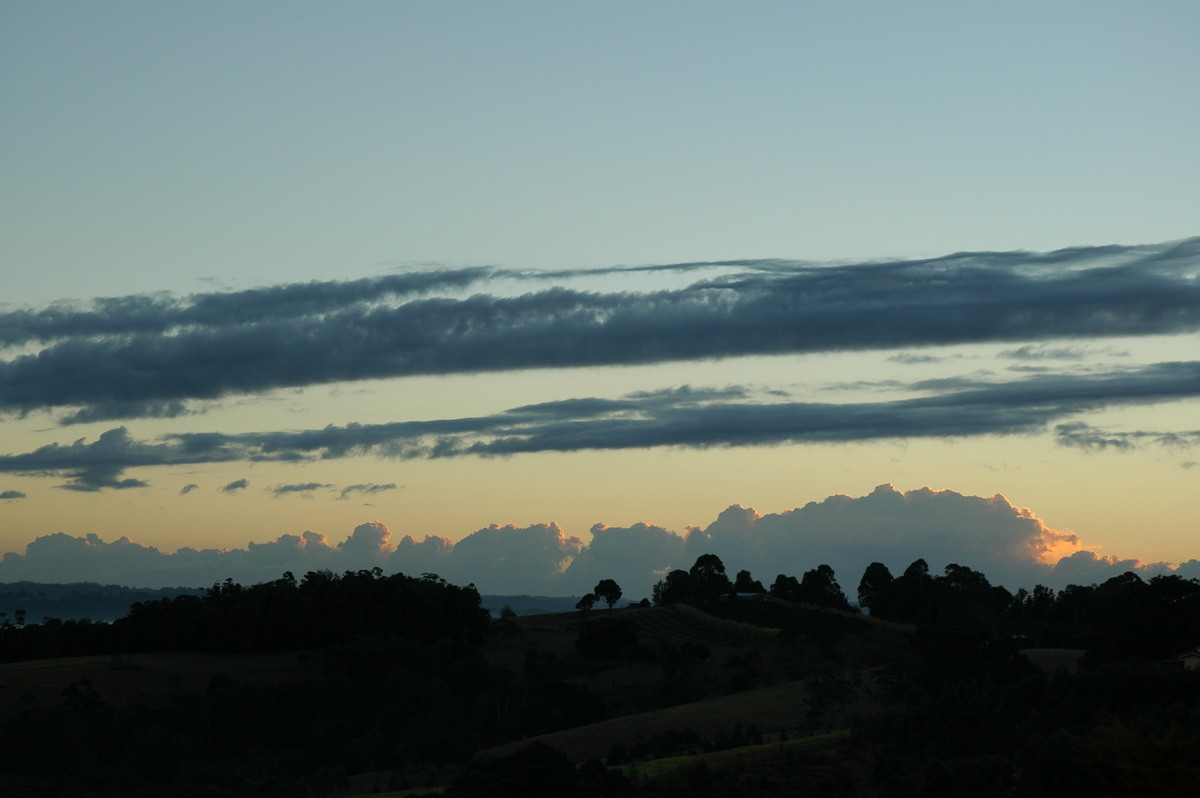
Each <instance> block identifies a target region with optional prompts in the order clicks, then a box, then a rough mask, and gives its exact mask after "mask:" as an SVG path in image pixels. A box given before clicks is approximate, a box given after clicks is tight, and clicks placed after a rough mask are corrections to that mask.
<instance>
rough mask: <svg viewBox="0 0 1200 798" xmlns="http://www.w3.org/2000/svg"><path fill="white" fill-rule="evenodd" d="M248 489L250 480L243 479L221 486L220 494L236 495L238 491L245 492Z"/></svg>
mask: <svg viewBox="0 0 1200 798" xmlns="http://www.w3.org/2000/svg"><path fill="white" fill-rule="evenodd" d="M248 487H250V480H248V479H245V478H243V479H235V480H234V481H233V482H229V483H226V484H225V485H222V486H221V492H222V493H237V492H238V491H240V490H245V489H246V488H248Z"/></svg>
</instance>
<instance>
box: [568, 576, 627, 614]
mask: <svg viewBox="0 0 1200 798" xmlns="http://www.w3.org/2000/svg"><path fill="white" fill-rule="evenodd" d="M620 600H621V586H620V585H618V584H617V583H616V580H613V579H601V580H600V581H599V582H597V583H596V587H595V588H594V589H593V590H592V592H591V593H588V594H586V595H585V596H583V597H582V598H580V599H579V602H578V603H577V604H576V605H575V609H577V610H583V611H584V612H587V611H588V610H590V609H591V608H592V607H594V606H595V605H596V602H597V601H603V602H604V603H605V604H607V605H608V608H609V609H610V610H611V609H612V608H613V605H614V604H616V603H617V602H618V601H620Z"/></svg>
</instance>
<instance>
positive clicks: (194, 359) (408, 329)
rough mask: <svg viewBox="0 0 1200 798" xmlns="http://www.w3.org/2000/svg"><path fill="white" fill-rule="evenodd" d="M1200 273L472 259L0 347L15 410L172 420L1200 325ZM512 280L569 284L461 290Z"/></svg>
mask: <svg viewBox="0 0 1200 798" xmlns="http://www.w3.org/2000/svg"><path fill="white" fill-rule="evenodd" d="M700 269H704V270H714V269H715V270H717V271H719V272H721V276H718V277H708V278H705V279H698V280H696V281H695V282H693V283H692V284H690V285H687V286H685V287H682V288H678V289H670V290H659V291H646V292H636V291H622V292H605V291H594V290H583V289H580V288H572V287H570V286H569V285H565V283H569V282H571V281H573V280H577V279H580V278H584V277H588V276H591V275H595V274H603V275H629V274H631V273H634V272H638V271H646V270H659V271H664V272H676V273H679V274H681V275H685V274H690V273H691V272H694V271H698V270H700ZM1198 270H1200V238H1194V239H1188V240H1184V241H1178V242H1171V243H1165V244H1157V245H1146V246H1132V247H1123V246H1107V247H1077V248H1071V249H1063V250H1058V251H1055V252H1049V253H1028V252H974V253H958V254H954V255H948V256H945V257H942V258H932V259H924V260H904V261H887V262H868V263H858V264H849V265H847V264H835V265H829V264H824V265H813V264H808V263H800V262H795V261H782V260H769V261H761V260H759V261H725V262H720V263H705V264H669V265H663V266H654V267H644V268H642V269H616V268H614V269H604V270H591V271H588V272H567V271H563V272H553V273H550V272H546V273H534V272H518V271H505V270H496V269H492V270H488V269H476V270H470V269H468V270H457V271H446V272H427V273H416V274H408V275H396V276H392V277H384V278H375V279H366V280H356V281H348V282H322V283H306V284H299V285H285V286H277V287H271V288H263V289H256V290H253V291H243V292H232V293H214V294H201V295H196V296H192V297H186V298H183V299H173V298H171V297H164V296H133V297H122V298H115V299H105V300H96V301H95V302H93V303H91V304H90V305H88V306H86V307H83V308H68V307H62V306H53V307H50V308H45V309H41V310H21V311H15V312H10V313H4V314H0V349H2V348H3V347H4V346H5V345H7V346H8V347H15V346H18V345H21V346H24V347H33V346H40V347H41V348H40V349H39V350H38V351H36V352H31V353H30V352H23V353H21V354H17V355H15V356H12V357H9V358H8V359H6V360H3V361H0V412H9V413H28V412H33V411H38V410H50V409H54V408H63V409H64V410H65V413H64V414H63V415H62V416H61V417H60V421H61V422H63V423H72V422H78V421H97V420H101V419H108V418H132V417H157V418H162V417H172V416H175V415H179V414H182V413H185V412H188V407H189V404H188V403H190V402H194V401H198V400H212V399H217V398H220V397H223V396H228V395H233V394H247V393H255V392H261V391H267V390H271V389H276V388H283V387H300V386H306V385H315V384H328V383H333V382H339V381H345V380H362V379H373V378H383V377H400V376H408V375H418V374H449V373H473V372H484V371H502V370H512V369H525V368H560V367H578V366H596V365H625V364H645V363H657V362H665V361H673V360H694V359H699V358H721V357H736V356H745V355H767V354H782V353H805V352H830V351H848V350H865V349H894V348H902V347H903V348H908V347H921V346H931V345H945V344H952V343H979V342H989V341H997V342H998V341H1020V340H1030V339H1047V338H1078V337H1107V336H1129V335H1149V334H1163V333H1179V332H1187V331H1193V330H1196V329H1197V328H1200V281H1198V280H1197V279H1196V273H1197V271H1198ZM500 279H503V280H507V281H509V282H511V281H514V280H515V281H518V282H521V281H533V282H541V283H545V282H547V281H551V282H553V281H557V282H559V283H564V284H563V285H554V286H552V287H548V288H539V289H538V290H533V291H529V292H527V293H522V294H520V295H517V296H503V295H491V294H487V293H482V292H476V293H473V294H471V295H469V296H457V295H455V293H454V292H455V291H459V292H461V291H462V289H465V288H474V287H479V284H481V283H484V282H486V281H489V280H500ZM435 293H437V294H438V295H432V294H435Z"/></svg>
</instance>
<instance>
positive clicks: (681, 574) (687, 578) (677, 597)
mask: <svg viewBox="0 0 1200 798" xmlns="http://www.w3.org/2000/svg"><path fill="white" fill-rule="evenodd" d="M694 597H695V589H694V587H693V579H692V575H691V574H689V573H688V572H687V571H683V570H680V569H679V568H676V569H675V570H674V571H671V572H670V573H668V574H667V575H666V577H665V578H664V579H660V580H659V581H658V583H657V584H655V585H654V604H655V606H662V605H664V604H677V603H679V602H682V601H691V600H692V599H693V598H694Z"/></svg>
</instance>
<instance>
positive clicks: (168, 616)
mask: <svg viewBox="0 0 1200 798" xmlns="http://www.w3.org/2000/svg"><path fill="white" fill-rule="evenodd" d="M489 621H490V616H489V614H488V612H487V610H485V609H483V607H482V605H481V599H480V596H479V592H478V591H477V590H476V589H475V587H474V585H468V586H466V587H459V586H457V585H452V584H449V583H447V582H446V581H445V580H444V579H441V578H440V577H438V576H436V575H434V574H424V575H422V576H420V577H411V576H406V575H404V574H392V575H390V576H385V575H384V574H383V572H382V571H381V570H380V569H378V568H375V569H372V570H369V571H368V570H360V571H346V572H345V573H344V574H340V575H339V574H335V573H333V572H332V571H327V570H321V571H310V572H308V573H307V574H305V575H304V577H303V578H302V579H300V580H297V579H296V578H295V577H294V576H293V575H292V574H291V573H290V572H288V573H285V574H284V575H283V577H281V578H280V579H276V580H273V581H270V582H263V583H261V584H256V585H252V586H249V587H244V586H242V585H240V584H237V583H235V582H234V581H233V580H231V579H227V580H225V581H224V582H220V583H217V584H214V585H213V586H212V587H211V588H209V589H208V591H207V592H206V593H205V594H204V595H202V596H197V595H186V594H185V595H179V596H175V597H173V598H161V599H157V600H155V601H146V602H140V603H137V604H134V605H133V607H132V608H131V609H130V611H129V613H128V614H127V615H126V616H125V617H124V618H120V619H118V620H116V621H114V622H113V623H112V624H103V623H89V622H86V621H78V622H77V621H65V622H64V621H59V620H56V619H47V620H45V621H43V622H42V623H40V624H28V623H26V624H22V625H17V624H0V660H3V661H15V660H25V659H35V658H49V657H60V656H72V655H85V654H106V653H134V652H139V651H167V652H185V651H219V652H228V653H258V652H267V651H302V650H313V649H323V648H326V647H328V646H330V645H336V644H338V643H344V642H348V641H351V640H354V639H356V638H358V637H361V636H363V635H397V636H400V637H403V638H405V639H412V640H420V641H423V642H434V641H437V640H439V639H442V638H447V637H449V638H455V639H461V640H466V641H478V640H481V639H482V637H483V635H484V634H485V633H486V632H487V629H488V625H489Z"/></svg>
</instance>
